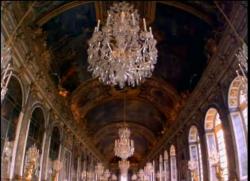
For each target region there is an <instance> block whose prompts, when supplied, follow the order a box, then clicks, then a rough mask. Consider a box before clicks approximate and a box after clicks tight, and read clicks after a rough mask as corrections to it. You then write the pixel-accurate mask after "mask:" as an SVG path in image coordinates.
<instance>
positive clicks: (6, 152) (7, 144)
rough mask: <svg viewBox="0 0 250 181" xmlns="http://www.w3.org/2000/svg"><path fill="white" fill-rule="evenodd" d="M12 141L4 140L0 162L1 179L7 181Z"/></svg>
mask: <svg viewBox="0 0 250 181" xmlns="http://www.w3.org/2000/svg"><path fill="white" fill-rule="evenodd" d="M12 148H13V141H8V139H7V138H6V139H5V141H4V147H3V153H2V161H1V173H2V175H1V177H2V178H4V179H7V178H8V177H9V171H10V162H11V156H12Z"/></svg>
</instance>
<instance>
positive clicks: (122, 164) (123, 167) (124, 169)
mask: <svg viewBox="0 0 250 181" xmlns="http://www.w3.org/2000/svg"><path fill="white" fill-rule="evenodd" d="M118 165H119V168H120V172H121V175H122V176H127V174H128V169H129V166H130V164H129V161H128V160H121V161H119V162H118Z"/></svg>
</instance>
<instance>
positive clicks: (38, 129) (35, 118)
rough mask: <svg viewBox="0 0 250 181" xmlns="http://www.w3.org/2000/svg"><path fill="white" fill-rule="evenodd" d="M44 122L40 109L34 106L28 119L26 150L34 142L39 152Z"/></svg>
mask: <svg viewBox="0 0 250 181" xmlns="http://www.w3.org/2000/svg"><path fill="white" fill-rule="evenodd" d="M44 122H45V121H44V115H43V111H42V109H41V108H39V107H37V108H35V109H34V111H33V113H32V116H31V120H30V125H29V133H28V139H27V144H26V150H27V149H28V148H30V147H31V146H32V145H34V144H35V145H36V147H37V148H38V149H39V152H40V154H41V151H42V142H43V134H44V129H45V128H44Z"/></svg>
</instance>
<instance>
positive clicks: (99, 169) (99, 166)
mask: <svg viewBox="0 0 250 181" xmlns="http://www.w3.org/2000/svg"><path fill="white" fill-rule="evenodd" d="M103 172H104V167H103V165H102V163H97V165H96V166H95V174H96V180H99V179H100V178H101V176H102V174H103Z"/></svg>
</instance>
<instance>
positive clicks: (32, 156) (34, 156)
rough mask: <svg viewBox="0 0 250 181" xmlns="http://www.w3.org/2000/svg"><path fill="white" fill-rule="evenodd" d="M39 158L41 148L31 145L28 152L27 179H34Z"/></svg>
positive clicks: (26, 180)
mask: <svg viewBox="0 0 250 181" xmlns="http://www.w3.org/2000/svg"><path fill="white" fill-rule="evenodd" d="M38 159H39V150H38V149H37V148H36V146H35V145H33V146H31V147H30V148H29V149H28V151H27V153H26V169H25V174H24V175H25V176H24V177H25V181H30V180H32V177H33V174H34V171H35V170H36V167H37V164H38Z"/></svg>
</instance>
